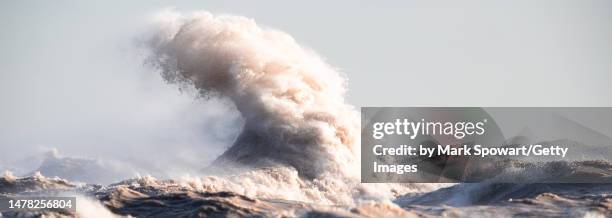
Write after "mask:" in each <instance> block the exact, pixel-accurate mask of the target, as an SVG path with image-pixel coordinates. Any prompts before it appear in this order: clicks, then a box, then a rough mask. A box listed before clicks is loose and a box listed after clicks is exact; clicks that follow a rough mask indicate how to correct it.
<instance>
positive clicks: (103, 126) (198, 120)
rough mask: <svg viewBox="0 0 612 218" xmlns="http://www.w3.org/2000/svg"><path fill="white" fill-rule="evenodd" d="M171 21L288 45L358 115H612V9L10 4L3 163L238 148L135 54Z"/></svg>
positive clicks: (3, 11)
mask: <svg viewBox="0 0 612 218" xmlns="http://www.w3.org/2000/svg"><path fill="white" fill-rule="evenodd" d="M168 8H174V9H175V10H177V11H182V12H189V11H196V10H207V11H210V12H212V13H227V14H234V15H243V16H247V17H251V18H254V19H255V20H256V22H257V23H259V24H260V25H263V26H268V27H272V28H276V29H279V30H282V31H285V32H287V33H289V34H290V35H292V36H293V37H294V38H296V40H297V41H298V42H300V43H301V44H303V45H305V46H306V47H309V48H312V49H314V50H315V51H317V52H318V53H319V54H320V55H321V56H323V57H325V59H326V60H327V61H328V63H329V64H331V65H332V66H335V67H337V68H338V69H340V70H341V71H342V72H344V73H346V75H347V77H348V78H349V84H348V85H349V92H348V101H349V102H350V103H351V104H353V105H355V106H357V107H359V106H612V94H611V93H612V86H611V85H610V82H611V81H612V40H610V39H612V22H610V21H612V2H610V1H512V2H510V1H498V2H495V1H464V2H461V3H459V2H458V1H448V2H445V1H435V3H434V2H432V1H401V3H399V1H397V2H396V1H376V3H374V2H368V3H364V2H357V1H302V2H300V3H298V2H295V1H257V2H255V1H184V2H183V1H181V2H179V1H97V2H85V1H1V2H0V29H1V31H0V48H1V49H0V102H1V103H0V148H1V150H2V153H4V154H5V155H6V154H9V153H11V152H12V153H18V152H19V151H22V153H29V152H32V151H34V150H36V149H42V150H44V149H46V148H53V147H55V148H60V152H62V151H63V152H64V153H67V154H70V155H74V154H84V155H85V156H97V155H104V154H108V155H115V154H114V153H113V152H112V151H111V150H113V149H110V148H114V147H116V146H121V147H124V148H126V149H130V148H131V149H134V150H138V148H141V147H142V146H146V147H153V148H156V149H162V148H158V147H167V145H169V144H171V145H173V146H174V147H173V148H172V149H168V152H175V153H172V154H171V155H177V156H181V155H183V156H181V157H184V159H189V160H192V161H196V162H197V160H199V159H200V158H201V156H202V155H203V154H202V153H198V152H193V148H200V149H201V150H200V151H201V152H204V153H206V152H208V153H211V149H204V148H206V147H205V146H204V145H202V144H205V145H206V146H213V147H215V148H218V147H223V146H224V145H225V144H227V143H229V142H228V141H231V137H233V136H232V134H229V136H228V134H227V133H225V130H226V129H233V128H234V126H235V125H236V124H235V122H234V121H235V120H236V118H235V114H232V113H228V112H226V111H223V110H222V109H220V108H223V106H222V105H220V104H222V103H215V102H213V103H206V102H197V101H193V100H192V97H191V96H189V95H187V94H181V93H179V92H178V91H176V89H175V87H171V86H168V85H166V84H165V83H164V82H163V81H161V79H160V78H159V76H158V75H157V74H156V73H155V72H151V71H150V69H146V68H144V67H143V65H142V63H141V62H140V57H139V56H138V55H139V53H138V51H137V50H136V49H134V42H135V38H136V37H138V36H139V35H141V34H143V32H144V31H146V30H147V25H149V24H148V22H149V19H150V17H151V16H152V15H153V14H155V13H156V12H158V11H161V10H163V9H168ZM220 115H224V116H229V117H221V118H219V116H220ZM226 120H230V121H226ZM211 126H213V127H211ZM234 129H235V128H234ZM202 132H206V133H207V134H201V133H202ZM210 132H212V133H213V134H208V133H210ZM107 147H109V149H105V148H107ZM7 149H8V150H7ZM221 150H222V148H219V149H217V150H215V151H214V152H212V153H213V154H204V155H203V156H206V157H207V159H210V158H209V156H215V155H216V153H218V152H220V151H221ZM181 152H182V153H181ZM157 153H160V152H157ZM178 153H180V154H178ZM166 154H167V153H166ZM129 155H134V153H131V152H126V156H129ZM144 155H145V154H143V156H144ZM1 158H3V156H2V155H0V159H1ZM186 162H187V161H186ZM0 164H2V162H1V161H0ZM0 168H1V165H0Z"/></svg>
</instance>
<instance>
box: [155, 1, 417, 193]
mask: <svg viewBox="0 0 612 218" xmlns="http://www.w3.org/2000/svg"><path fill="white" fill-rule="evenodd" d="M159 20H160V24H159V26H160V27H161V28H159V31H157V32H156V33H155V34H154V36H153V37H151V38H150V41H149V45H150V48H151V50H152V56H151V60H152V63H154V65H155V66H157V67H159V68H160V69H161V72H162V75H163V77H164V78H165V79H166V80H167V81H168V82H171V83H178V84H190V85H192V86H193V87H195V89H197V90H198V91H199V92H200V94H201V95H202V96H205V97H221V98H227V99H230V100H231V102H233V104H234V105H235V107H236V109H237V110H238V111H239V112H240V114H241V115H242V117H243V119H244V121H245V124H244V127H243V129H242V132H241V133H240V135H239V136H238V138H237V139H236V141H235V142H234V144H233V145H232V146H231V147H230V148H229V149H227V150H226V151H225V152H224V153H223V154H222V155H221V156H220V157H218V158H217V159H216V161H214V163H213V164H212V167H213V168H217V169H218V168H221V169H225V168H229V166H239V167H249V168H250V169H253V168H255V169H253V171H247V172H246V173H243V174H241V175H240V176H238V177H239V178H240V179H234V180H232V181H227V180H228V178H231V177H225V178H224V179H222V182H218V181H217V180H219V178H217V177H205V178H198V179H197V180H204V181H199V182H201V184H211V183H212V184H219V183H220V184H223V185H209V186H214V188H212V189H213V190H218V189H229V190H231V191H235V192H238V193H245V192H248V193H246V194H249V193H251V194H256V195H259V196H262V195H263V196H266V195H269V194H270V193H275V194H273V195H272V196H270V197H281V198H283V199H290V200H302V201H317V202H329V203H333V204H338V203H351V202H353V200H354V199H355V198H369V197H375V198H381V197H382V198H386V199H389V198H392V197H394V196H390V195H396V194H398V191H397V190H396V188H399V189H402V190H404V191H402V192H405V191H406V189H411V190H412V189H413V188H417V187H412V188H408V187H405V186H399V185H361V184H359V172H360V168H359V152H360V151H359V132H360V129H359V128H360V127H359V117H358V113H357V112H356V111H355V110H354V108H353V107H352V106H350V105H348V104H347V103H345V99H344V94H345V89H346V87H345V83H346V82H345V80H346V79H345V77H344V76H343V75H342V74H341V73H340V72H338V71H337V70H336V69H334V68H333V67H331V66H329V65H328V64H326V63H325V62H324V61H323V60H322V59H321V58H320V57H319V56H317V55H316V54H315V53H314V52H313V51H311V50H309V49H306V48H304V47H302V46H300V45H299V44H298V43H296V41H295V40H294V39H293V38H292V37H291V36H289V35H287V34H285V33H283V32H280V31H277V30H274V29H269V28H262V27H259V26H258V25H257V24H256V23H255V22H254V21H253V20H251V19H248V18H245V17H239V16H227V15H222V16H215V15H212V14H210V13H207V12H198V13H194V14H191V15H181V14H177V13H171V12H169V13H165V14H164V15H163V16H160V19H159ZM279 167H280V168H279ZM245 177H246V179H245ZM210 178H214V179H212V180H215V181H211V179H210ZM245 181H247V182H248V184H245ZM199 182H198V183H199ZM236 183H238V184H241V185H238V186H244V185H246V186H248V187H250V188H249V190H248V191H247V190H245V189H244V188H238V189H240V190H236V187H238V186H237V185H236ZM228 184H229V185H228ZM279 186H280V187H279ZM392 186H393V187H394V188H392ZM413 186H416V185H413ZM269 187H274V188H273V189H272V188H269ZM382 187H384V188H382ZM420 188H423V187H420ZM241 190H242V191H241ZM253 190H255V191H253ZM261 190H263V191H261ZM266 190H267V191H266ZM279 190H285V191H279ZM296 190H297V192H298V194H290V196H287V194H282V195H283V196H277V195H281V194H280V193H282V192H284V193H293V192H295V191H296ZM260 191H261V192H263V193H260Z"/></svg>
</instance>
